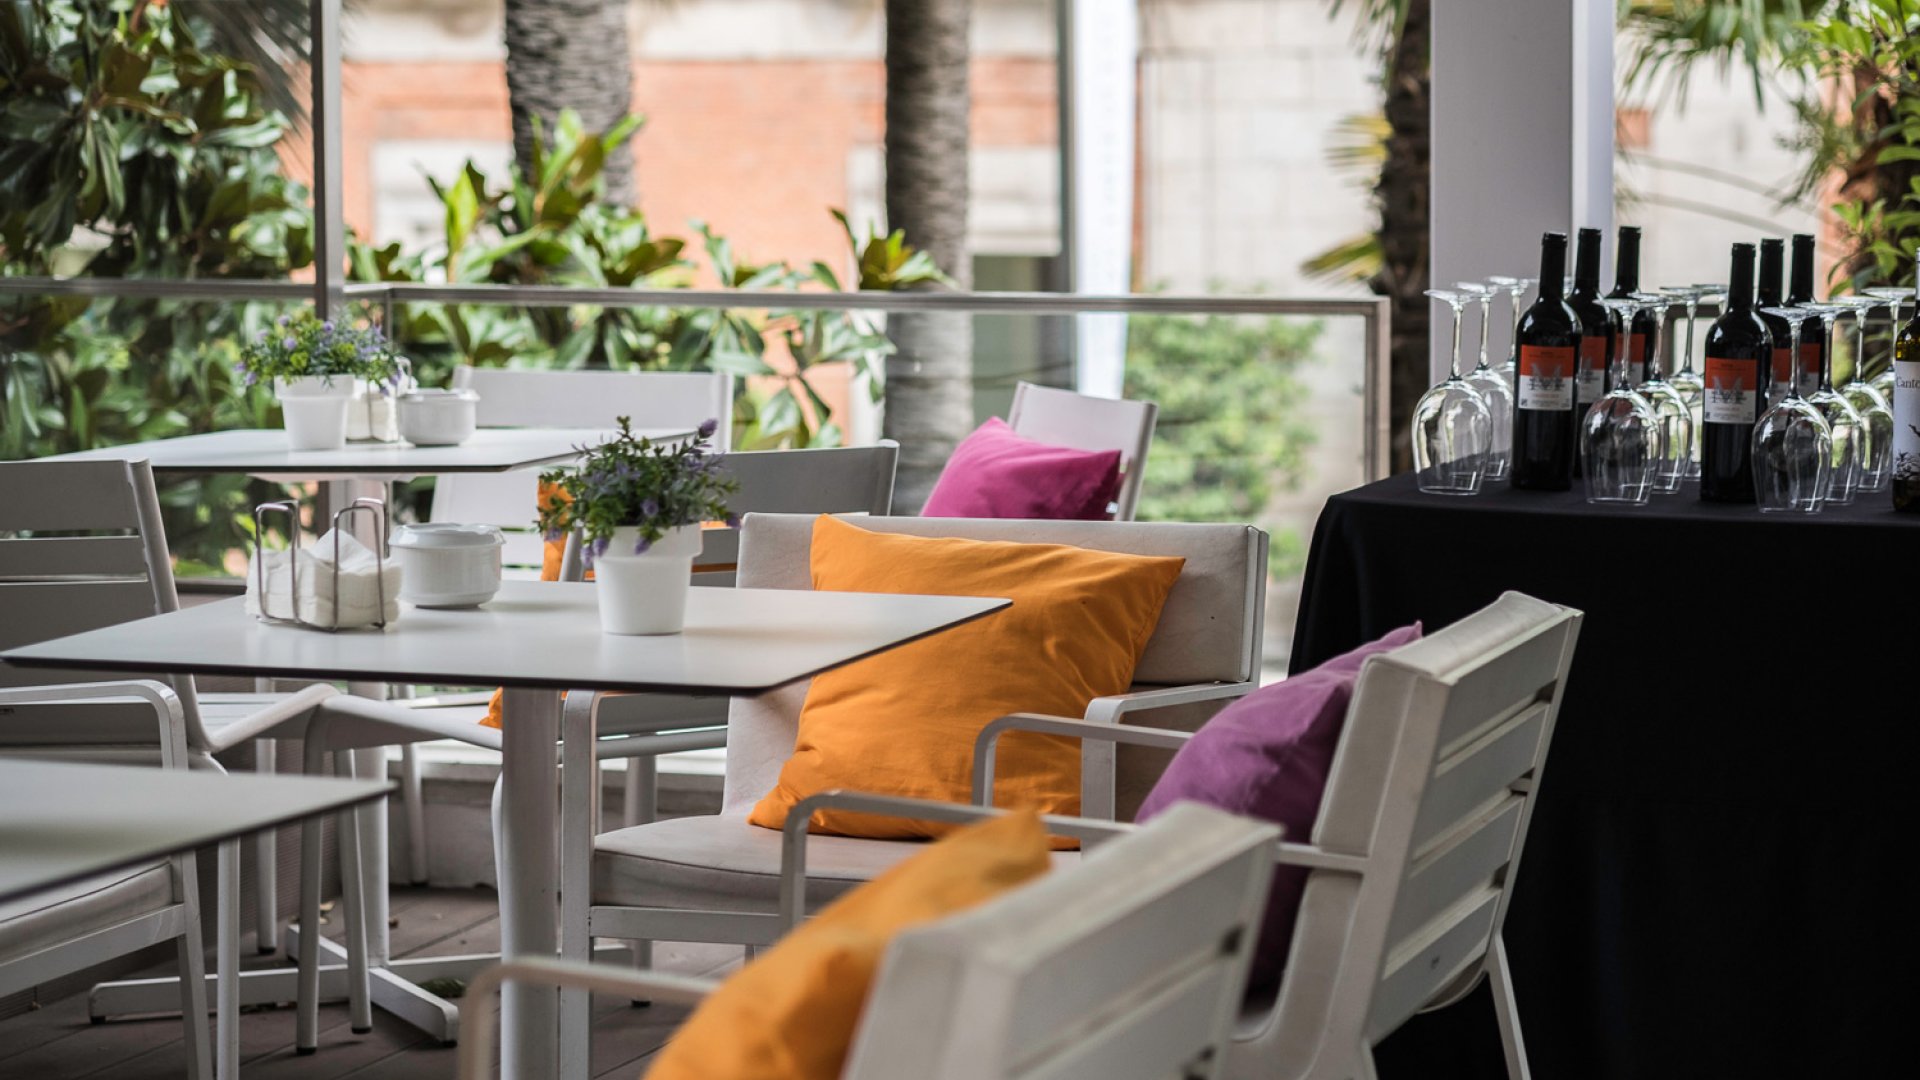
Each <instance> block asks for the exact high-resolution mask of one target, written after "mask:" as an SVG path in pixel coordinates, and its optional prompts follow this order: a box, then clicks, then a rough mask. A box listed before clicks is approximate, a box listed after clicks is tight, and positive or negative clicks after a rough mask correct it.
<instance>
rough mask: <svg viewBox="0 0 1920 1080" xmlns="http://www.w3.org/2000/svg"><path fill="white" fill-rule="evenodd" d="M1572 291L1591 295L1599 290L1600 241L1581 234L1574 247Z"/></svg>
mask: <svg viewBox="0 0 1920 1080" xmlns="http://www.w3.org/2000/svg"><path fill="white" fill-rule="evenodd" d="M1573 291H1574V292H1576V293H1580V294H1583V295H1591V294H1593V293H1597V292H1599V291H1600V242H1599V241H1597V240H1595V239H1593V238H1592V237H1588V236H1582V237H1581V238H1580V245H1579V247H1577V248H1575V249H1574V260H1573Z"/></svg>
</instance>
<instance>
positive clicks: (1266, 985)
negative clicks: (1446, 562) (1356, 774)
mask: <svg viewBox="0 0 1920 1080" xmlns="http://www.w3.org/2000/svg"><path fill="white" fill-rule="evenodd" d="M1419 638H1420V624H1419V623H1414V624H1413V625H1412V626H1403V627H1401V628H1400V629H1398V630H1395V631H1393V632H1392V633H1390V634H1388V635H1387V636H1385V637H1383V638H1381V639H1380V640H1378V641H1373V642H1369V643H1367V644H1365V645H1362V646H1360V647H1359V648H1357V649H1355V650H1353V651H1352V652H1350V653H1346V654H1344V655H1341V656H1336V657H1334V658H1333V659H1331V660H1328V661H1327V662H1326V663H1324V664H1321V665H1320V666H1319V667H1317V668H1314V669H1313V670H1312V671H1305V672H1301V673H1300V674H1298V675H1295V676H1293V677H1291V678H1288V679H1284V680H1282V681H1280V682H1277V683H1274V684H1273V685H1271V686H1263V687H1261V688H1260V689H1258V690H1255V691H1254V692H1253V693H1251V694H1248V695H1247V696H1246V697H1244V698H1241V699H1240V700H1239V701H1236V702H1234V703H1233V704H1231V705H1229V706H1227V707H1226V708H1224V709H1222V710H1220V713H1219V714H1218V715H1216V716H1215V717H1214V718H1213V719H1211V720H1209V721H1207V723H1206V724H1205V726H1203V727H1201V729H1200V730H1199V731H1198V732H1197V733H1195V735H1194V736H1193V738H1192V739H1190V740H1188V741H1187V744H1186V745H1185V746H1183V747H1181V748H1180V752H1179V753H1177V754H1175V755H1174V756H1173V761H1172V762H1170V763H1168V765H1167V771H1166V772H1165V773H1163V774H1161V776H1160V782H1159V783H1157V784H1155V785H1154V786H1153V790H1152V791H1150V792H1148V793H1147V797H1146V800H1145V801H1144V802H1142V803H1141V804H1140V813H1139V814H1138V815H1137V817H1136V818H1135V820H1137V821H1146V820H1148V819H1149V818H1151V817H1153V816H1154V815H1155V814H1158V813H1160V812H1161V811H1162V810H1165V809H1166V808H1167V807H1169V806H1172V805H1173V804H1174V803H1176V802H1181V801H1188V800H1190V801H1192V802H1197V803H1204V804H1206V805H1208V806H1213V807H1218V808H1219V809H1222V810H1228V811H1231V812H1233V813H1236V814H1242V815H1245V816H1247V817H1251V818H1259V819H1260V820H1262V821H1273V822H1278V823H1279V824H1280V825H1281V826H1283V827H1284V828H1285V830H1286V833H1285V837H1286V839H1288V840H1290V841H1293V842H1295V843H1305V842H1306V841H1307V840H1308V839H1309V838H1310V837H1311V836H1312V835H1313V823H1314V821H1315V819H1317V818H1318V817H1319V816H1320V797H1321V796H1322V795H1323V794H1325V792H1326V788H1327V774H1328V771H1329V770H1330V769H1331V768H1332V766H1333V752H1334V748H1335V747H1336V746H1338V745H1339V742H1340V730H1341V728H1342V727H1343V726H1344V725H1345V723H1346V718H1347V704H1348V703H1349V702H1350V701H1352V700H1353V689H1354V686H1355V684H1356V683H1358V682H1359V680H1360V664H1361V662H1362V661H1364V660H1365V659H1366V658H1367V657H1369V656H1372V655H1373V654H1375V653H1381V652H1386V651H1387V650H1389V649H1396V648H1399V647H1400V646H1402V645H1405V644H1407V643H1408V642H1411V641H1417V640H1419ZM1306 887H1307V871H1306V870H1305V869H1303V868H1301V867H1297V866H1281V867H1276V868H1275V869H1274V872H1273V889H1272V891H1271V892H1269V893H1268V894H1267V915H1266V919H1265V921H1264V922H1263V923H1262V924H1261V928H1260V941H1259V944H1258V946H1257V947H1256V948H1255V949H1254V953H1253V973H1252V977H1251V979H1250V980H1249V984H1248V985H1249V988H1250V989H1251V990H1254V991H1259V990H1265V989H1270V988H1272V987H1273V986H1275V985H1276V984H1278V982H1279V981H1280V973H1281V970H1282V969H1284V968H1285V967H1286V963H1287V949H1288V947H1289V946H1290V945H1291V944H1292V941H1293V923H1294V920H1295V918H1297V917H1298V916H1299V914H1300V896H1301V893H1303V892H1304V891H1305V890H1306Z"/></svg>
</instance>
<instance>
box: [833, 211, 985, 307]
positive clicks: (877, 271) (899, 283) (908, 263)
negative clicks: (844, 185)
mask: <svg viewBox="0 0 1920 1080" xmlns="http://www.w3.org/2000/svg"><path fill="white" fill-rule="evenodd" d="M832 214H833V219H834V220H835V221H838V222H839V223H840V228H841V229H842V230H844V231H845V232H846V234H847V246H848V247H850V248H852V249H853V258H854V261H855V262H856V263H857V264H859V269H860V280H859V284H858V285H856V286H855V287H856V288H858V289H860V290H861V291H863V292H865V291H876V292H893V291H895V290H899V289H911V288H914V287H916V286H919V285H945V286H948V287H949V288H951V287H952V285H953V279H952V278H950V277H948V276H947V275H946V274H945V273H944V272H942V271H941V269H940V267H939V266H937V265H935V264H934V261H933V256H931V255H929V254H927V253H926V252H924V251H920V250H917V249H916V248H914V246H913V245H912V244H909V243H907V234H906V233H905V232H903V231H902V230H900V229H895V230H893V231H892V232H891V233H888V234H887V235H886V236H881V235H880V234H879V233H868V234H867V237H866V238H865V239H864V240H863V239H861V238H859V237H856V236H854V235H853V225H852V223H851V222H849V221H848V220H847V215H846V214H845V213H843V212H841V211H839V210H834V211H832ZM813 275H814V277H816V278H818V279H819V280H820V281H821V282H822V283H823V284H825V285H826V286H827V288H829V289H835V290H837V289H839V288H840V281H839V279H838V278H836V277H835V276H834V273H833V271H832V270H831V269H829V268H828V267H827V266H826V264H825V263H818V262H816V263H814V264H813Z"/></svg>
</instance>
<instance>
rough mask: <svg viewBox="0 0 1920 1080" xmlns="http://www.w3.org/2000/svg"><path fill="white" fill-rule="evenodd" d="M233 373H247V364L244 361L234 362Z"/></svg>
mask: <svg viewBox="0 0 1920 1080" xmlns="http://www.w3.org/2000/svg"><path fill="white" fill-rule="evenodd" d="M233 373H234V374H235V375H245V374H246V373H247V362H246V361H245V360H235V361H234V362H233Z"/></svg>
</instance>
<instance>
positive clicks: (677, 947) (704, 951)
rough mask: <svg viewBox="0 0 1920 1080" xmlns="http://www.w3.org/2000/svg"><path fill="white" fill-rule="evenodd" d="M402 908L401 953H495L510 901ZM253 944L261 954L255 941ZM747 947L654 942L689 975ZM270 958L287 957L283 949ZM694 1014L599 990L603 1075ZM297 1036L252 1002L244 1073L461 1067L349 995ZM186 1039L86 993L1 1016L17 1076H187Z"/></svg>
mask: <svg viewBox="0 0 1920 1080" xmlns="http://www.w3.org/2000/svg"><path fill="white" fill-rule="evenodd" d="M391 915H392V918H393V920H394V925H393V930H392V940H393V954H394V956H395V957H408V956H446V955H458V954H461V953H478V952H492V951H496V950H497V949H498V948H499V947H500V920H499V911H498V908H497V905H496V901H495V896H494V893H493V892H492V891H490V890H485V889H410V888H401V889H396V890H395V891H394V893H393V902H392V911H391ZM243 952H251V946H250V945H249V946H248V948H247V949H245V950H243ZM740 954H741V950H740V949H738V948H729V947H725V946H717V945H691V944H681V943H673V942H666V943H661V944H660V945H657V946H656V947H655V963H656V965H657V966H659V967H660V968H661V969H663V970H669V971H675V972H678V973H681V974H688V975H714V974H719V973H722V972H724V971H725V970H727V969H729V968H731V967H734V966H737V965H738V964H739V962H740ZM260 960H261V962H264V963H267V964H277V963H282V962H283V961H282V959H281V958H280V957H278V956H268V957H262V958H260ZM250 963H251V962H250ZM148 974H149V975H150V976H158V975H166V974H171V971H170V970H169V969H156V970H155V971H153V972H151V973H148ZM685 1015H686V1011H685V1010H684V1009H678V1008H674V1007H671V1006H665V1005H655V1006H651V1007H648V1008H634V1007H632V1006H631V1005H629V1004H628V1003H627V1002H626V1001H624V1000H614V999H606V1000H602V999H600V998H595V999H594V1026H593V1065H594V1075H595V1076H616V1077H636V1076H638V1075H639V1074H640V1073H641V1072H642V1071H643V1070H644V1069H645V1067H646V1063H647V1059H648V1058H649V1057H650V1056H651V1055H652V1054H653V1053H654V1052H655V1051H657V1050H659V1049H660V1047H661V1046H662V1045H663V1044H664V1043H665V1042H666V1040H667V1038H668V1037H669V1036H671V1035H672V1034H673V1030H674V1028H675V1027H676V1026H677V1025H678V1024H679V1022H680V1021H681V1020H682V1019H683V1018H684V1017H685ZM293 1037H294V1011H293V1009H292V1007H291V1006H287V1007H272V1008H260V1009H249V1010H243V1013H242V1016H241V1024H240V1056H241V1062H242V1065H241V1074H242V1076H243V1077H244V1078H245V1080H346V1078H348V1077H352V1078H354V1080H442V1078H446V1077H452V1076H453V1070H454V1051H453V1050H451V1049H447V1048H443V1047H441V1046H440V1045H439V1043H438V1042H436V1041H433V1040H430V1039H428V1038H427V1037H426V1036H424V1035H422V1034H420V1033H419V1032H417V1031H415V1030H413V1029H412V1028H410V1027H408V1026H407V1025H406V1024H404V1023H402V1022H400V1021H399V1020H396V1019H394V1018H393V1017H391V1016H388V1015H386V1014H385V1013H382V1012H380V1011H379V1010H377V1009H376V1010H375V1011H374V1014H373V1031H372V1032H370V1033H368V1034H365V1035H355V1034H353V1033H352V1032H351V1031H350V1030H349V1028H348V1024H347V1007H346V1005H345V1004H344V1003H343V1004H338V1005H323V1006H321V1009H320V1050H319V1053H316V1054H310V1055H307V1056H305V1057H302V1056H299V1055H296V1054H295V1053H294V1052H293ZM182 1049H183V1047H182V1045H181V1025H180V1021H179V1018H178V1016H161V1017H154V1018H150V1019H140V1018H136V1019H115V1020H112V1021H110V1022H108V1023H105V1024H92V1023H89V1022H88V1019H87V1003H86V994H85V993H80V994H75V995H73V996H71V997H67V998H63V999H61V1000H59V1001H56V1002H53V1003H52V1004H49V1005H47V1006H46V1007H44V1008H41V1009H37V1010H35V1011H33V1012H30V1013H27V1014H26V1015H24V1016H18V1017H14V1018H13V1019H10V1020H5V1021H0V1077H6V1078H8V1080H81V1078H84V1077H96V1078H106V1077H112V1078H113V1080H179V1077H180V1076H182V1075H183V1070H184V1068H185V1057H184V1054H183V1053H182Z"/></svg>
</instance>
